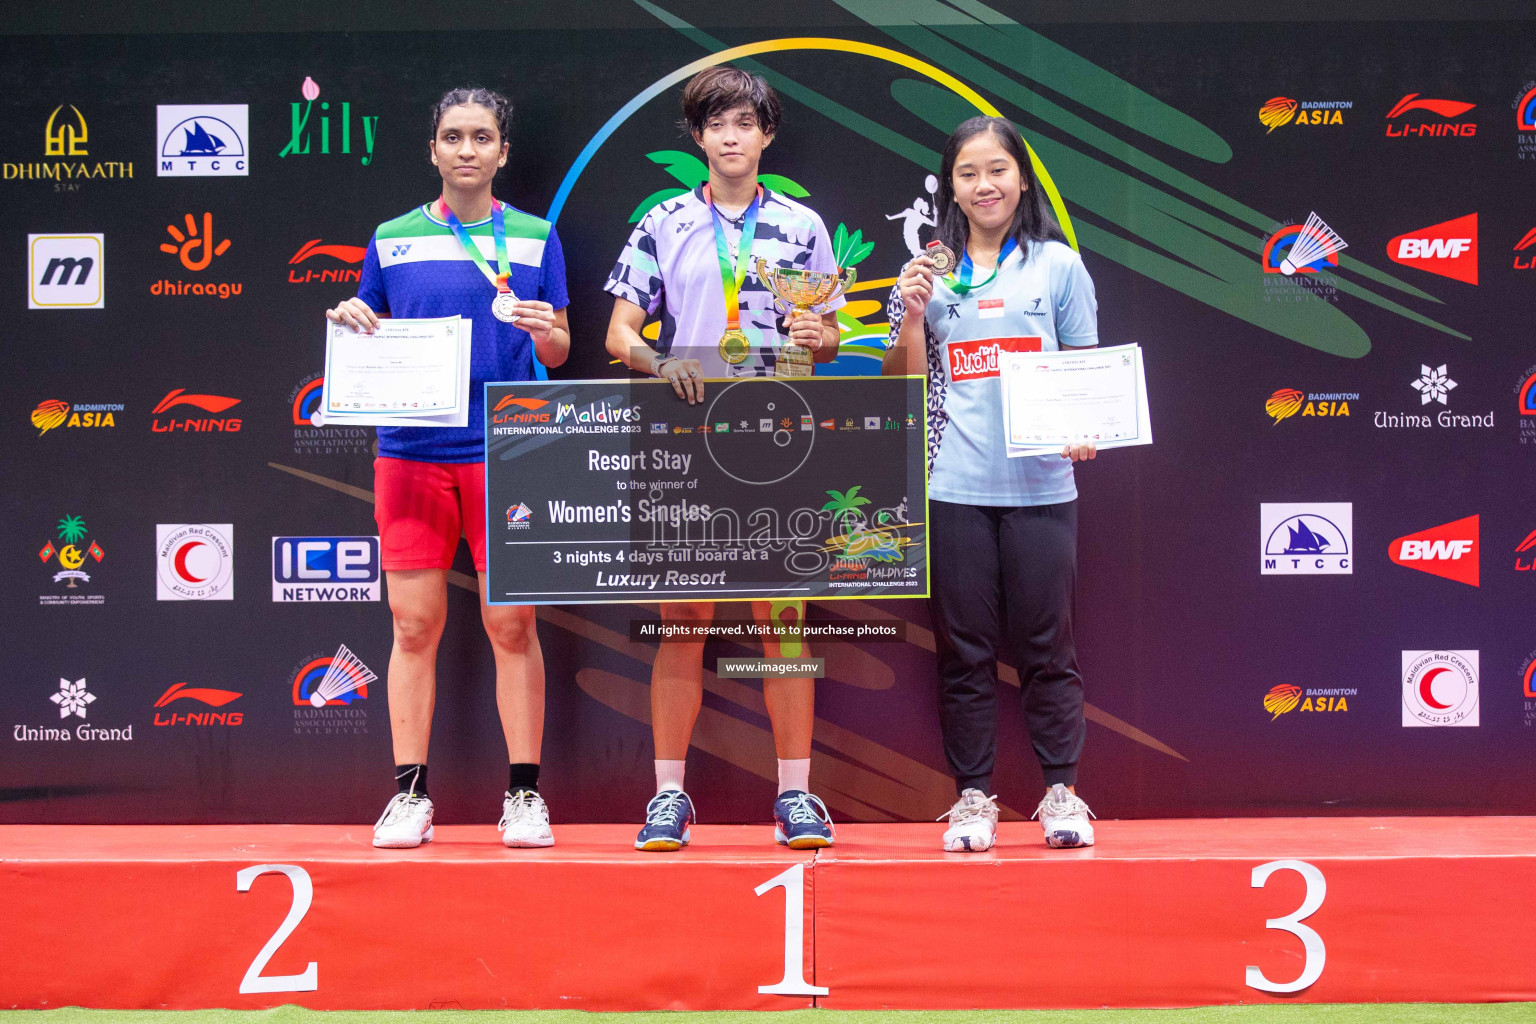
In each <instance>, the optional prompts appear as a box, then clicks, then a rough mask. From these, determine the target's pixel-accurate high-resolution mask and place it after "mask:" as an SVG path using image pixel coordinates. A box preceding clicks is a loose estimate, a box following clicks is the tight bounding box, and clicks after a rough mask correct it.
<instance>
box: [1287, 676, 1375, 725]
mask: <svg viewBox="0 0 1536 1024" xmlns="http://www.w3.org/2000/svg"><path fill="white" fill-rule="evenodd" d="M1359 693H1360V691H1359V690H1358V689H1357V688H1355V687H1346V686H1340V687H1332V688H1328V689H1312V688H1309V689H1306V690H1303V689H1302V688H1301V687H1299V686H1297V685H1295V684H1294V683H1281V684H1279V685H1278V686H1274V687H1271V688H1270V691H1269V692H1268V693H1266V694H1265V695H1264V710H1265V711H1266V712H1268V713H1269V714H1270V716H1271V717H1270V721H1271V722H1273V721H1275V720H1276V719H1278V718H1279V717H1280V716H1281V715H1283V714H1286V713H1288V712H1291V711H1296V710H1301V711H1322V712H1328V713H1335V712H1340V711H1348V710H1349V699H1350V698H1351V697H1355V696H1357V695H1358V694H1359Z"/></svg>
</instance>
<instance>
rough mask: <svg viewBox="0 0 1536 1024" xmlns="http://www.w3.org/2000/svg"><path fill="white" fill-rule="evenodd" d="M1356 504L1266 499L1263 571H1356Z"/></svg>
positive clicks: (1333, 573)
mask: <svg viewBox="0 0 1536 1024" xmlns="http://www.w3.org/2000/svg"><path fill="white" fill-rule="evenodd" d="M1353 537H1354V505H1353V504H1352V503H1350V502H1324V503H1319V504H1306V503H1300V502H1266V503H1264V504H1261V505H1260V506H1259V545H1260V547H1259V551H1260V554H1259V572H1260V573H1261V574H1262V575H1264V576H1337V575H1350V574H1352V573H1353V572H1354V567H1353V558H1354V556H1353V552H1351V550H1350V548H1351V547H1352V545H1353Z"/></svg>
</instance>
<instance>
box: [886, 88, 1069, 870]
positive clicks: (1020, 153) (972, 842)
mask: <svg viewBox="0 0 1536 1024" xmlns="http://www.w3.org/2000/svg"><path fill="white" fill-rule="evenodd" d="M935 212H936V215H937V219H938V236H939V237H938V242H939V243H942V246H943V247H944V248H935V247H933V246H930V250H929V251H930V253H932V254H933V255H932V256H928V255H925V256H919V257H917V258H915V259H913V260H912V261H911V262H910V263H908V264H907V266H906V268H905V269H903V271H902V273H901V276H900V278H898V279H897V283H896V286H895V287H894V288H893V289H892V290H891V298H890V303H889V314H890V319H891V335H890V344H889V348H888V349H887V351H886V356H885V363H884V367H883V372H885V373H886V374H925V375H926V376H927V377H928V469H929V488H928V493H929V528H928V539H929V545H930V548H931V550H930V553H929V564H930V565H931V566H932V581H933V587H932V589H933V596H932V598H931V600H930V610H931V613H932V617H933V624H934V635H935V637H936V638H937V641H938V643H937V647H938V658H939V714H940V724H941V727H942V729H943V734H944V754H945V757H946V758H947V760H948V762H949V767H950V770H951V772H952V773H953V774H954V776H955V789H956V791H957V792H958V793H959V795H960V798H959V800H958V801H957V802H956V803H955V805H954V806H953V807H952V808H951V809H950V812H949V828H948V829H947V830H946V831H945V833H944V849H946V850H949V851H952V852H965V851H981V850H987V849H990V848H991V847H992V844H993V841H994V839H995V837H996V832H997V811H998V809H997V803H996V797H994V796H992V795H991V792H990V791H991V788H992V768H993V762H994V760H995V756H996V751H997V695H996V691H997V646H998V641H999V639H1000V638H1001V637H1002V636H1003V634H1004V631H1005V630H1006V633H1007V637H1008V641H1009V647H1010V649H1012V650H1013V651H1014V653H1015V656H1016V658H1017V659H1018V663H1019V664H1018V671H1019V681H1020V684H1021V686H1022V691H1023V700H1024V713H1025V719H1026V721H1027V722H1028V725H1029V732H1030V738H1031V740H1032V742H1033V745H1034V748H1035V755H1036V757H1038V758H1039V761H1040V766H1041V768H1042V769H1043V771H1044V774H1045V785H1046V793H1045V797H1044V799H1042V800H1041V801H1040V806H1039V808H1038V810H1037V811H1036V814H1037V815H1038V816H1039V818H1040V822H1041V825H1042V826H1043V827H1044V829H1045V840H1046V842H1047V843H1048V844H1049V845H1051V846H1053V847H1077V846H1091V845H1092V844H1093V825H1092V824H1091V823H1090V822H1089V817H1090V815H1091V812H1090V811H1089V810H1088V805H1087V804H1085V803H1084V802H1083V801H1082V800H1081V799H1079V798H1078V796H1077V794H1076V783H1077V763H1078V758H1079V756H1080V755H1081V753H1082V748H1083V733H1084V721H1083V681H1082V677H1081V676H1079V675H1078V671H1077V652H1076V646H1075V644H1074V641H1073V636H1072V601H1073V591H1074V590H1075V587H1076V582H1077V487H1076V485H1075V484H1074V482H1073V464H1074V463H1076V462H1079V461H1082V460H1084V459H1091V458H1093V457H1094V455H1095V454H1096V452H1095V448H1094V446H1093V445H1091V444H1085V445H1069V446H1067V447H1065V448H1063V449H1062V451H1061V452H1060V454H1052V455H1042V456H1026V457H1023V458H1013V459H1010V458H1008V453H1007V439H1006V437H1005V436H1004V431H1003V409H1002V382H1001V379H1000V377H999V375H998V373H999V371H998V365H999V359H1000V356H1001V354H1002V353H1004V352H1039V351H1054V350H1057V349H1059V348H1093V347H1094V346H1096V345H1098V343H1099V336H1098V303H1097V300H1096V299H1095V297H1094V290H1093V281H1092V279H1091V278H1089V276H1088V271H1087V270H1086V269H1085V268H1084V266H1083V261H1082V259H1081V258H1079V256H1078V255H1077V253H1076V252H1075V251H1074V250H1073V249H1072V248H1071V247H1070V246H1068V245H1067V244H1066V240H1065V236H1064V235H1063V234H1062V231H1061V228H1060V226H1059V225H1058V224H1057V223H1056V221H1055V219H1054V218H1053V217H1052V216H1051V212H1050V207H1049V205H1048V204H1047V202H1046V199H1045V195H1044V192H1043V190H1042V189H1041V188H1040V187H1039V184H1038V183H1037V181H1036V180H1035V176H1034V172H1033V171H1032V170H1031V168H1030V163H1029V156H1028V152H1027V150H1026V149H1025V146H1024V140H1023V139H1022V138H1020V136H1019V132H1018V129H1017V128H1015V127H1014V125H1013V123H1012V122H1010V121H1008V120H1006V119H1005V118H1001V117H973V118H971V119H970V120H968V121H966V122H965V123H964V124H962V125H960V127H959V128H957V129H955V133H954V134H953V135H951V136H950V138H949V143H948V144H947V145H946V146H945V147H944V157H943V162H942V166H941V169H940V174H939V192H938V209H937V210H936V211H935ZM945 249H947V250H948V251H944V250H945ZM934 257H937V258H938V266H937V268H936V267H935V258H934ZM948 264H953V265H952V266H951V265H948ZM940 271H943V273H941V272H940Z"/></svg>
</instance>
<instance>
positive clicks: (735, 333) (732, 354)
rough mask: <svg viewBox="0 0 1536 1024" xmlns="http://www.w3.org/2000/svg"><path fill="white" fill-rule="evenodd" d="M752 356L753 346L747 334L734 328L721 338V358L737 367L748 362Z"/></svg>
mask: <svg viewBox="0 0 1536 1024" xmlns="http://www.w3.org/2000/svg"><path fill="white" fill-rule="evenodd" d="M751 354H752V344H751V342H749V341H747V336H746V334H745V333H744V332H743V331H741V330H739V329H737V328H735V327H733V328H731V329H730V330H728V331H726V332H725V333H724V334H722V335H721V336H720V358H721V359H724V360H725V361H726V362H728V363H730V364H731V365H732V366H736V365H737V364H739V363H744V362H746V361H747V356H749V355H751Z"/></svg>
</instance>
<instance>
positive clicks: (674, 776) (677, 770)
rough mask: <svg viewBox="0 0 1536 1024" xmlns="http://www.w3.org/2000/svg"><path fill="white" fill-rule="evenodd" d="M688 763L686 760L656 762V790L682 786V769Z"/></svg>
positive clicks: (678, 788) (680, 787)
mask: <svg viewBox="0 0 1536 1024" xmlns="http://www.w3.org/2000/svg"><path fill="white" fill-rule="evenodd" d="M687 765H688V762H687V761H662V760H657V762H656V792H658V793H660V792H661V791H662V790H664V789H677V790H681V789H682V788H683V769H684V768H686V767H687Z"/></svg>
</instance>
